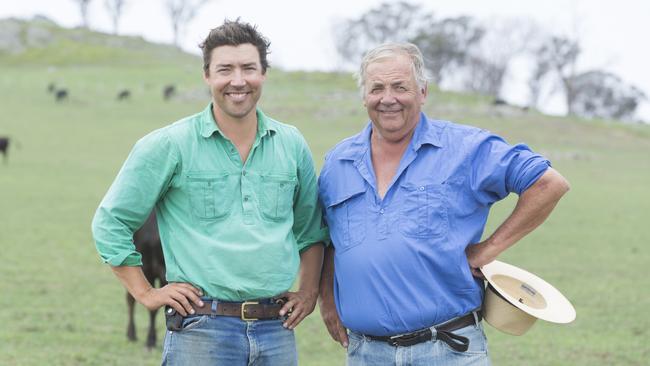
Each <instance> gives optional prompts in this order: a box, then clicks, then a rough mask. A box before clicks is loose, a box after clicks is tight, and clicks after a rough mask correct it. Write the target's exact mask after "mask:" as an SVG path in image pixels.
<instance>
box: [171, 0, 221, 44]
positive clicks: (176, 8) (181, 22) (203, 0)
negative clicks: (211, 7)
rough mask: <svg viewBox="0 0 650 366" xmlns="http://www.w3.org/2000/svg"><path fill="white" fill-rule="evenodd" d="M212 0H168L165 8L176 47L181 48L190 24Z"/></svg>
mask: <svg viewBox="0 0 650 366" xmlns="http://www.w3.org/2000/svg"><path fill="white" fill-rule="evenodd" d="M210 1H212V0H166V2H165V6H166V9H167V14H168V15H169V20H170V21H171V23H172V32H173V33H174V45H175V46H176V47H180V41H181V38H182V36H183V35H184V34H185V30H186V28H187V26H188V24H189V23H190V22H191V21H192V19H194V17H195V16H196V14H197V13H198V11H199V10H200V9H201V8H202V7H203V6H204V5H205V4H207V3H208V2H210Z"/></svg>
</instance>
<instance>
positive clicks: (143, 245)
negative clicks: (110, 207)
mask: <svg viewBox="0 0 650 366" xmlns="http://www.w3.org/2000/svg"><path fill="white" fill-rule="evenodd" d="M47 91H48V92H49V93H51V94H52V95H54V100H55V101H56V102H63V101H65V100H66V99H67V98H68V97H69V91H68V89H66V88H61V87H57V86H56V85H55V84H54V83H50V84H49V85H48V86H47ZM175 94H176V87H175V86H174V85H166V86H165V87H164V88H163V99H164V100H165V101H167V100H170V99H171V98H173V97H174V96H175ZM130 97H131V91H130V90H128V89H124V90H121V91H120V92H119V93H118V94H117V100H120V101H121V100H127V99H129V98H130ZM11 141H12V140H11V139H10V138H9V137H8V136H0V153H1V154H2V155H3V157H2V160H3V162H4V163H6V162H7V155H8V153H9V145H10V142H11ZM133 242H134V243H135V246H136V249H137V251H138V252H140V253H141V254H142V271H143V272H144V275H145V277H146V278H147V280H148V281H149V282H150V283H151V285H152V286H156V284H157V285H158V286H159V287H162V286H164V285H166V284H167V281H166V280H165V261H164V258H163V253H162V246H161V244H160V235H159V234H158V224H157V222H156V215H155V213H153V212H152V213H151V215H150V216H149V218H148V219H147V221H146V222H145V223H144V225H143V226H142V227H141V228H140V229H139V230H138V231H136V232H135V234H134V235H133ZM126 302H127V306H128V325H127V338H128V339H129V340H131V341H135V340H136V332H135V323H134V317H133V312H134V306H135V299H134V298H133V296H131V295H130V294H129V293H128V292H127V294H126ZM157 312H158V311H157V310H156V311H149V319H150V323H149V331H148V334H147V340H146V346H147V348H149V349H151V348H153V347H155V345H156V329H155V319H156V314H157Z"/></svg>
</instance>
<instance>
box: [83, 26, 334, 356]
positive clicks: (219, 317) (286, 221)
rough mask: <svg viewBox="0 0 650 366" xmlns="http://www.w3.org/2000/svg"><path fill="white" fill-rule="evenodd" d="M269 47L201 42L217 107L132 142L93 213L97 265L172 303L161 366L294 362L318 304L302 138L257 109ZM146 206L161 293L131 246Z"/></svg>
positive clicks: (140, 292)
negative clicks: (301, 330)
mask: <svg viewBox="0 0 650 366" xmlns="http://www.w3.org/2000/svg"><path fill="white" fill-rule="evenodd" d="M268 46H269V42H268V40H266V38H264V37H263V36H262V35H261V34H260V33H259V32H258V31H257V29H256V28H255V27H253V26H251V25H250V24H247V23H243V22H239V21H234V22H232V21H226V22H225V23H224V24H223V25H221V26H219V27H217V28H215V29H213V30H212V31H211V32H210V34H209V35H208V36H207V38H206V39H205V41H204V42H203V44H202V45H201V48H202V49H203V60H204V65H203V71H204V80H205V82H206V84H207V85H208V86H209V87H210V90H211V91H212V102H211V103H210V104H209V105H208V106H207V108H205V110H203V111H202V112H200V113H197V114H195V115H193V116H189V117H187V118H184V119H182V120H180V121H178V122H176V123H173V124H171V125H169V126H167V127H164V128H161V129H159V130H157V131H154V132H152V133H150V134H149V135H147V136H145V137H144V138H142V139H141V140H140V141H138V143H137V144H136V145H135V147H134V148H133V151H132V152H131V154H130V155H129V157H128V158H127V160H126V162H125V163H124V166H123V167H122V170H121V171H120V173H119V174H118V176H117V178H116V180H115V182H114V183H113V185H112V186H111V188H110V189H109V191H108V193H107V194H106V197H104V200H103V201H102V202H101V204H100V206H99V208H98V209H97V213H96V214H95V219H94V221H93V233H94V237H95V241H96V246H97V249H98V251H99V253H100V255H101V257H102V259H103V260H104V261H105V262H106V263H109V264H110V265H111V266H112V267H111V268H112V269H113V271H114V272H115V274H116V275H117V277H118V278H119V279H120V280H121V282H122V283H123V284H124V286H125V287H126V288H127V289H128V290H129V292H130V293H131V294H132V295H133V297H135V299H136V300H138V301H139V302H140V303H142V304H144V305H145V306H146V307H147V308H149V309H152V310H153V309H157V308H159V307H161V306H164V305H166V306H168V309H167V314H166V315H168V323H167V326H168V329H169V332H168V333H167V335H166V337H165V345H164V350H163V364H165V365H217V364H218V365H260V366H261V365H295V364H297V355H296V346H295V340H294V334H293V328H294V327H295V326H297V325H298V323H300V321H301V320H302V319H304V317H305V316H307V315H308V314H309V313H311V312H312V311H313V309H314V306H315V305H316V299H317V297H318V283H319V276H320V272H321V264H322V259H323V247H322V245H320V244H317V245H314V244H316V243H319V242H321V241H323V240H324V239H325V238H327V232H326V230H325V229H324V228H323V227H322V226H321V221H322V220H321V210H320V209H319V207H318V191H317V187H316V174H315V171H314V166H313V162H312V158H311V154H310V152H309V148H308V146H307V143H306V142H305V140H304V138H303V137H302V135H301V134H300V132H298V130H297V129H296V128H295V127H293V126H289V125H286V124H283V123H280V122H278V121H275V120H273V119H271V118H269V117H267V116H266V115H265V114H264V113H263V112H262V111H261V110H260V109H259V108H257V102H258V100H259V98H260V95H261V93H262V86H263V84H264V81H265V80H266V70H267V67H268V62H267V53H268ZM152 208H155V210H156V213H157V217H158V224H159V228H160V238H161V240H162V246H163V250H164V256H165V262H166V265H167V281H168V282H169V284H168V285H166V286H164V287H163V288H160V289H155V288H152V287H151V285H149V283H148V282H147V280H146V279H145V277H144V275H143V274H142V270H141V269H140V265H141V263H142V261H141V257H140V254H139V253H137V252H136V251H135V247H134V246H133V243H132V237H133V232H134V231H135V230H136V229H137V228H138V227H140V226H141V225H142V223H143V222H144V221H145V219H146V218H147V216H148V215H149V212H150V211H151V209H152ZM299 267H300V274H299V279H300V288H299V289H298V291H296V292H288V290H289V288H290V287H291V286H292V284H293V282H294V280H295V279H296V277H297V276H298V271H299Z"/></svg>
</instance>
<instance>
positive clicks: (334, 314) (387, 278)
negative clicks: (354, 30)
mask: <svg viewBox="0 0 650 366" xmlns="http://www.w3.org/2000/svg"><path fill="white" fill-rule="evenodd" d="M359 86H360V87H361V91H362V95H363V99H364V105H365V107H366V108H367V110H368V116H369V117H370V123H368V125H367V126H366V128H365V129H364V130H363V131H362V132H361V133H359V134H357V135H355V136H353V137H351V138H348V139H346V140H344V141H343V142H341V143H340V144H339V145H337V146H336V147H334V148H333V149H332V151H330V152H329V154H328V155H327V157H326V158H325V165H324V166H323V169H322V171H321V175H320V180H319V193H320V198H321V200H322V202H323V204H324V206H325V209H326V219H327V224H328V226H329V229H330V236H331V240H332V243H333V248H332V247H331V246H330V247H329V248H328V249H327V251H326V254H325V262H324V265H323V274H322V277H321V303H320V308H321V314H322V316H323V320H324V321H325V324H326V325H327V328H328V331H329V332H330V335H331V336H332V337H333V338H334V340H336V341H338V342H340V343H341V344H342V345H343V346H344V347H347V352H348V364H349V365H394V364H398V363H399V364H405V365H447V364H449V365H452V364H453V365H470V364H471V365H484V364H489V358H488V356H487V343H486V340H485V335H484V333H483V328H482V325H481V322H480V320H481V316H480V312H479V310H480V306H481V300H482V296H483V287H482V281H481V280H480V279H478V278H475V277H474V276H480V273H479V269H480V267H481V266H483V265H485V264H487V263H489V262H491V261H492V260H494V259H495V258H497V256H498V255H499V254H500V253H501V252H503V251H504V250H506V249H507V248H508V247H510V246H511V245H513V244H514V243H515V242H517V241H518V240H519V239H521V238H522V237H523V236H524V235H526V234H527V233H529V232H530V231H532V230H533V229H535V228H536V227H537V226H538V225H540V224H541V223H542V222H543V221H544V220H545V219H546V217H547V216H548V215H549V213H550V212H551V211H552V209H553V208H554V207H555V205H556V203H557V202H558V200H559V199H560V197H562V195H563V194H564V193H565V192H566V191H567V190H568V183H567V182H566V180H565V179H564V178H563V177H562V176H561V175H560V174H559V173H557V172H556V171H555V170H553V169H552V168H550V166H549V162H548V161H547V160H546V159H544V158H543V157H541V156H540V155H537V154H535V153H533V152H532V151H530V149H529V148H528V147H527V146H526V145H516V146H511V145H508V144H507V143H506V142H505V141H503V139H501V138H500V137H498V136H496V135H493V134H491V133H489V132H487V131H484V130H480V129H477V128H473V127H468V126H462V125H457V124H454V123H451V122H446V121H439V120H432V119H429V118H428V117H427V116H426V115H424V113H422V112H421V107H422V105H423V104H424V102H425V100H426V95H427V85H426V77H425V75H424V67H423V61H422V54H421V53H420V51H419V50H418V48H417V47H416V46H414V45H412V44H384V45H381V46H379V47H377V48H375V49H373V50H371V51H370V52H368V53H367V54H366V56H365V57H364V60H363V62H362V64H361V69H360V73H359ZM509 192H515V193H517V194H519V195H520V197H519V201H518V202H517V207H516V208H515V210H514V211H513V213H512V214H511V215H510V217H509V218H508V219H507V220H506V221H505V222H504V223H503V224H501V226H500V227H499V228H498V229H497V230H496V231H495V232H494V233H493V234H492V235H491V236H490V237H488V238H487V239H486V240H485V241H483V242H479V240H480V239H481V235H482V233H483V229H484V227H485V222H486V220H487V216H488V212H489V209H490V207H491V205H492V204H493V203H494V202H496V201H498V200H500V199H503V198H504V197H506V196H507V195H508V193H509ZM346 328H347V329H349V330H350V332H349V334H348V333H347V331H346ZM348 342H349V343H348ZM398 360H399V361H398Z"/></svg>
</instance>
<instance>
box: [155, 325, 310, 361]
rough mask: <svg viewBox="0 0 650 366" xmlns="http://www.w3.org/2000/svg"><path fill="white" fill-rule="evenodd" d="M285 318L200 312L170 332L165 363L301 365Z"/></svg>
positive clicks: (167, 335)
mask: <svg viewBox="0 0 650 366" xmlns="http://www.w3.org/2000/svg"><path fill="white" fill-rule="evenodd" d="M282 322H283V320H282V319H278V320H255V321H243V320H241V319H240V318H237V317H232V316H216V315H198V316H190V317H187V318H184V319H183V324H182V329H181V330H180V331H169V330H168V331H167V333H166V334H165V344H164V346H163V357H162V364H163V366H164V365H169V366H175V365H192V366H203V365H210V366H211V365H227V366H231V365H232V366H244V365H247V366H265V365H289V366H292V365H294V366H295V365H297V364H298V354H297V351H296V342H295V338H294V333H293V331H292V330H288V329H285V328H284V327H282Z"/></svg>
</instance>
